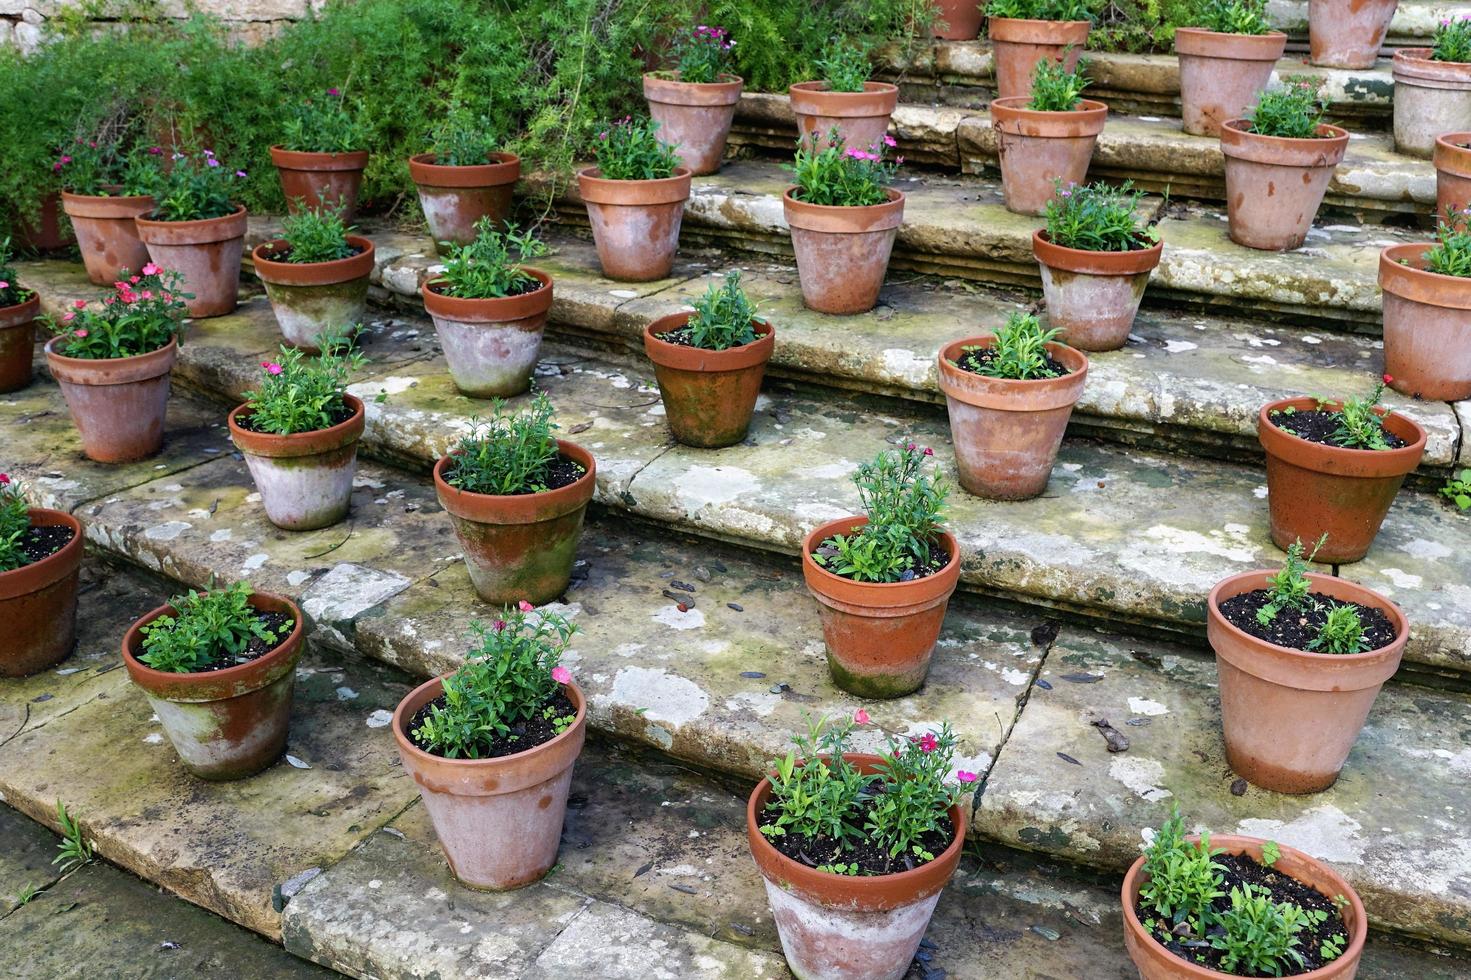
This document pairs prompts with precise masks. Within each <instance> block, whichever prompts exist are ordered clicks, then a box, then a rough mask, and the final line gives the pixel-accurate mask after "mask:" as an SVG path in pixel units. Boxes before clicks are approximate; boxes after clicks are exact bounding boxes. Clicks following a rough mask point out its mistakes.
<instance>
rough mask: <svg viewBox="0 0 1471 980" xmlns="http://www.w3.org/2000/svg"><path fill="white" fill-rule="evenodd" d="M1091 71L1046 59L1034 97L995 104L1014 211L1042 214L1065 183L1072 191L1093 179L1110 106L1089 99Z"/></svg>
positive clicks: (1006, 190) (1005, 184)
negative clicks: (1089, 177)
mask: <svg viewBox="0 0 1471 980" xmlns="http://www.w3.org/2000/svg"><path fill="white" fill-rule="evenodd" d="M1086 68H1087V65H1086V64H1080V65H1078V66H1077V67H1074V68H1069V67H1068V66H1066V65H1064V64H1060V63H1058V62H1055V61H1050V60H1045V59H1044V60H1042V61H1039V62H1037V66H1036V69H1035V71H1034V72H1033V76H1032V88H1031V94H1030V95H1023V96H1014V97H1009V98H1000V99H995V100H993V101H992V102H991V125H992V127H993V128H994V129H995V130H996V132H997V135H998V140H999V143H1000V161H1001V190H1002V193H1003V194H1004V195H1005V198H1006V207H1007V209H1008V210H1010V211H1015V212H1016V213H1017V214H1042V213H1043V211H1044V210H1045V209H1046V207H1047V203H1048V202H1049V201H1050V200H1051V199H1052V194H1053V189H1054V187H1055V186H1056V185H1057V184H1058V183H1059V182H1060V183H1061V184H1062V186H1063V187H1070V186H1072V185H1073V184H1081V183H1082V182H1083V180H1084V178H1085V177H1086V176H1087V174H1088V164H1089V162H1090V161H1091V160H1092V159H1093V148H1094V146H1095V145H1096V144H1097V142H1098V134H1099V133H1101V132H1103V125H1104V122H1105V121H1106V120H1107V118H1108V106H1106V105H1104V104H1103V103H1102V102H1097V101H1094V100H1092V99H1085V98H1083V90H1084V89H1086V88H1087V87H1088V79H1087V78H1086V77H1085V76H1084V74H1083V72H1084V71H1085V70H1086Z"/></svg>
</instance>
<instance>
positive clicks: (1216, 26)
mask: <svg viewBox="0 0 1471 980" xmlns="http://www.w3.org/2000/svg"><path fill="white" fill-rule="evenodd" d="M1194 26H1196V27H1200V28H1201V29H1203V30H1207V31H1214V32H1215V33H1217V34H1266V33H1267V32H1268V31H1270V30H1271V29H1272V24H1271V22H1270V21H1269V20H1267V0H1206V2H1205V4H1204V5H1203V6H1202V7H1201V10H1200V16H1199V23H1198V24H1195V25H1194Z"/></svg>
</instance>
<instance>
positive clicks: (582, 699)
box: [393, 671, 587, 772]
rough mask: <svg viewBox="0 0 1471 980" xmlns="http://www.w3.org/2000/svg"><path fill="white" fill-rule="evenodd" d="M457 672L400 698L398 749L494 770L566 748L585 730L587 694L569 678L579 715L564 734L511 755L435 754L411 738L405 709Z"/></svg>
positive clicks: (464, 767)
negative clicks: (466, 756)
mask: <svg viewBox="0 0 1471 980" xmlns="http://www.w3.org/2000/svg"><path fill="white" fill-rule="evenodd" d="M453 673H454V671H450V672H449V673H445V674H440V675H439V676H438V677H431V678H429V679H428V680H427V681H425V682H424V683H422V684H420V685H418V686H417V687H415V688H413V689H412V690H411V691H409V693H407V694H405V695H404V696H403V697H402V698H401V699H399V702H398V707H396V708H394V709H393V737H394V741H396V742H397V743H398V748H399V751H400V752H403V753H404V754H405V755H407V756H409V757H410V758H412V759H414V760H415V761H417V762H421V763H427V764H429V765H436V766H437V765H440V764H448V765H450V766H454V767H457V768H460V769H461V771H463V772H470V771H474V770H494V769H497V768H500V767H502V766H505V765H508V764H510V763H512V762H521V761H524V760H526V759H529V758H532V757H533V756H535V755H540V754H544V753H550V752H556V751H557V750H558V749H560V748H562V747H563V745H564V744H565V743H566V742H569V741H571V740H572V739H574V738H576V737H577V735H578V733H579V732H580V731H582V730H583V729H584V728H585V726H586V724H587V697H586V696H585V695H584V694H583V693H582V688H580V687H578V686H577V682H576V681H568V682H567V683H565V684H563V685H561V687H562V690H563V691H564V692H565V693H566V694H567V697H568V699H569V700H571V701H572V703H573V705H575V706H576V708H577V715H576V717H575V718H574V719H573V721H572V724H570V725H568V726H567V728H566V730H565V731H563V732H562V733H561V734H560V735H555V736H553V737H552V738H549V739H547V740H546V741H545V742H542V743H541V744H540V745H533V746H532V747H531V748H529V749H522V750H521V751H520V752H512V753H511V754H510V755H498V756H496V757H495V758H493V759H451V758H449V757H448V756H443V755H435V754H434V753H432V752H425V751H424V750H423V749H421V748H419V747H418V746H417V745H415V744H414V741H413V739H411V738H409V736H408V732H407V731H406V730H405V729H406V728H407V726H408V723H409V722H410V721H412V720H413V719H412V718H411V717H408V716H406V715H405V713H404V709H405V708H406V707H407V706H408V704H409V702H411V701H413V700H415V699H416V698H417V697H418V696H419V695H420V694H421V693H423V692H424V691H426V690H430V689H433V688H436V687H437V688H439V689H441V690H443V687H444V679H445V678H446V677H449V676H451V675H452V674H453ZM432 700H433V698H426V699H425V703H427V702H429V701H432ZM417 710H418V708H417V707H416V708H415V711H416V712H417Z"/></svg>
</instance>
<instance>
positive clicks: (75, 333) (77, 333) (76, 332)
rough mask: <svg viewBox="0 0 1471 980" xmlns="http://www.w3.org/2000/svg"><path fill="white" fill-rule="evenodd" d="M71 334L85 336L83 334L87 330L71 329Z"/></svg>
mask: <svg viewBox="0 0 1471 980" xmlns="http://www.w3.org/2000/svg"><path fill="white" fill-rule="evenodd" d="M72 336H74V337H85V336H87V331H86V330H73V331H72Z"/></svg>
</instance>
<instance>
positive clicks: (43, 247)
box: [12, 191, 76, 252]
mask: <svg viewBox="0 0 1471 980" xmlns="http://www.w3.org/2000/svg"><path fill="white" fill-rule="evenodd" d="M14 222H15V240H14V242H13V243H12V244H14V246H15V247H16V248H17V249H20V250H23V251H34V252H57V251H60V250H61V249H64V248H68V247H70V246H71V244H72V243H73V242H74V241H76V239H75V238H73V237H72V230H71V228H70V227H68V225H67V223H66V222H64V221H63V220H62V210H61V192H60V191H52V192H51V193H49V194H47V195H46V196H45V197H43V198H41V207H40V210H39V211H38V212H37V214H36V217H35V218H34V219H30V218H22V217H19V216H16V217H15V219H14Z"/></svg>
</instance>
